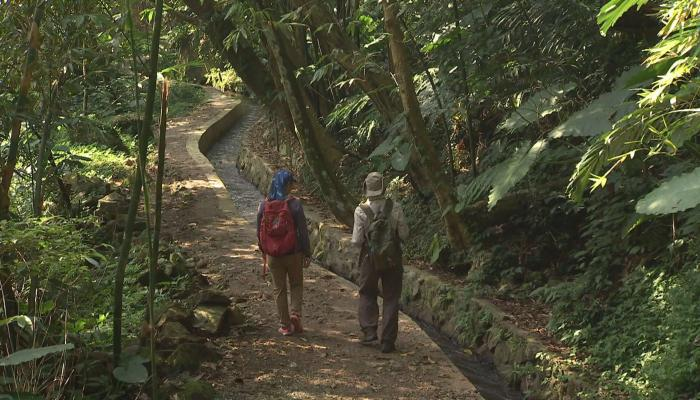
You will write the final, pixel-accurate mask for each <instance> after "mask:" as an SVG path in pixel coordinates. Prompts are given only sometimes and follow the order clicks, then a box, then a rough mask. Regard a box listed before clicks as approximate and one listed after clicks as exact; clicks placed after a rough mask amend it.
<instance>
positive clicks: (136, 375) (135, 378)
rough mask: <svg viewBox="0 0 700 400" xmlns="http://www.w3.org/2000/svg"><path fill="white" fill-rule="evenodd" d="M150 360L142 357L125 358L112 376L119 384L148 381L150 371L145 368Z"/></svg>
mask: <svg viewBox="0 0 700 400" xmlns="http://www.w3.org/2000/svg"><path fill="white" fill-rule="evenodd" d="M147 362H148V360H147V359H145V358H143V357H141V356H138V355H137V356H131V357H124V359H123V360H121V363H120V365H119V366H117V367H116V368H115V369H114V371H113V372H112V374H113V375H114V378H115V379H117V380H118V381H119V382H124V383H130V384H136V383H144V382H146V380H148V370H147V369H146V367H145V366H144V364H145V363H147Z"/></svg>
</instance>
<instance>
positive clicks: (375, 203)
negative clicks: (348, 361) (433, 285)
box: [352, 172, 408, 353]
mask: <svg viewBox="0 0 700 400" xmlns="http://www.w3.org/2000/svg"><path fill="white" fill-rule="evenodd" d="M363 188H364V192H365V196H367V201H366V202H364V203H360V205H359V206H357V208H356V209H355V223H354V225H353V231H352V243H353V244H354V245H356V246H358V247H361V249H362V250H361V251H360V281H359V285H360V304H359V309H358V317H359V320H360V328H361V329H362V333H363V334H364V337H363V338H362V344H365V345H371V344H372V343H374V342H375V341H377V340H378V336H377V333H378V332H377V330H378V329H377V328H378V322H379V306H378V304H377V296H378V294H379V280H381V281H382V297H383V298H384V303H383V310H382V324H381V328H382V329H381V341H380V342H381V351H382V353H391V352H393V351H395V350H396V347H395V342H396V337H397V335H398V332H399V299H400V297H401V288H402V285H403V261H402V253H401V241H403V240H406V239H407V238H408V225H407V224H406V219H405V217H404V214H403V211H402V209H401V205H400V204H398V203H396V202H394V201H393V200H392V199H390V198H386V197H385V196H384V189H385V188H384V177H383V176H382V175H381V174H380V173H378V172H372V173H370V174H369V175H367V178H366V179H365V182H364V185H363Z"/></svg>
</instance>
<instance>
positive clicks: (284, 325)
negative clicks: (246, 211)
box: [257, 169, 311, 336]
mask: <svg viewBox="0 0 700 400" xmlns="http://www.w3.org/2000/svg"><path fill="white" fill-rule="evenodd" d="M293 182H294V177H293V175H292V173H291V172H289V171H287V170H286V169H281V170H279V171H277V172H276V173H275V175H274V177H273V179H272V184H271V185H270V191H269V193H268V195H267V198H266V199H265V200H264V201H262V202H261V203H260V207H259V208H258V224H257V226H258V246H259V247H260V251H261V252H262V253H263V260H264V266H263V275H264V274H265V268H266V266H268V265H269V267H270V271H271V272H272V280H273V282H274V284H275V300H276V302H277V312H278V314H279V319H280V328H279V333H281V334H283V335H285V336H288V335H292V334H294V333H301V332H303V328H302V325H301V306H302V295H303V283H304V274H303V268H305V267H308V266H309V263H310V260H311V258H310V257H311V246H310V245H309V231H308V229H307V227H306V216H304V208H303V207H302V205H301V201H299V199H297V198H296V197H293V196H290V195H289V193H290V191H291V188H292V183H293ZM287 279H289V291H290V297H291V306H292V307H291V315H290V310H289V305H288V302H287Z"/></svg>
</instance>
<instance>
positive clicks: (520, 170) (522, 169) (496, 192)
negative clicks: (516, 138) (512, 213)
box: [489, 139, 547, 209]
mask: <svg viewBox="0 0 700 400" xmlns="http://www.w3.org/2000/svg"><path fill="white" fill-rule="evenodd" d="M528 145H529V143H527V144H523V145H522V146H521V147H520V148H518V149H517V150H516V151H515V154H513V157H512V158H510V159H508V160H506V161H504V162H503V163H502V164H501V165H500V166H499V170H498V172H497V174H496V177H495V178H494V182H493V188H492V189H491V193H490V194H489V209H491V208H493V207H494V206H495V205H496V203H498V201H499V200H501V199H502V198H503V196H505V195H506V194H507V193H508V191H509V190H510V189H512V188H513V186H515V185H516V184H517V183H518V182H519V181H520V180H521V179H523V178H524V177H525V175H527V172H528V171H529V170H530V168H531V167H532V165H533V164H534V163H535V161H536V160H537V157H538V156H539V155H540V153H541V152H542V151H543V150H544V149H545V147H546V146H547V141H546V140H544V139H543V140H540V141H538V142H536V143H535V144H533V145H532V147H530V148H529V149H528Z"/></svg>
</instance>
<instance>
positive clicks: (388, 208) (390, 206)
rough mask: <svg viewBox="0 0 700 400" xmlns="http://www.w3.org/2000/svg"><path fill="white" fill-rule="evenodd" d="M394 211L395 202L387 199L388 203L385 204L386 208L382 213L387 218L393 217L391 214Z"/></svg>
mask: <svg viewBox="0 0 700 400" xmlns="http://www.w3.org/2000/svg"><path fill="white" fill-rule="evenodd" d="M393 209H394V202H393V200H391V199H390V198H389V199H386V202H384V208H382V212H383V213H384V215H385V216H386V218H390V217H391V212H392V211H393Z"/></svg>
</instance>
